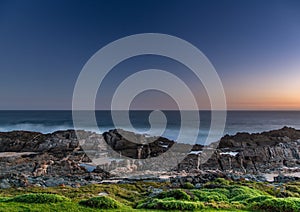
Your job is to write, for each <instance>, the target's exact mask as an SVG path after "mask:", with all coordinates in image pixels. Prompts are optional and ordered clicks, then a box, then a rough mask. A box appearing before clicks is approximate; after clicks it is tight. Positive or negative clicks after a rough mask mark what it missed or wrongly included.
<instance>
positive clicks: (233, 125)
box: [0, 111, 300, 143]
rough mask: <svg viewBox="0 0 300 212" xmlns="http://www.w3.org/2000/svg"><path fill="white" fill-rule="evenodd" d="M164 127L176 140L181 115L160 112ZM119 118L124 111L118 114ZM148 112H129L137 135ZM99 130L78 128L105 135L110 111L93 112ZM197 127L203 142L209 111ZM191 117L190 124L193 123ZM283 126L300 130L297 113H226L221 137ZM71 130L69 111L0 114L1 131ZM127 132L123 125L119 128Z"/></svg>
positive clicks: (144, 126)
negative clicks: (165, 120)
mask: <svg viewBox="0 0 300 212" xmlns="http://www.w3.org/2000/svg"><path fill="white" fill-rule="evenodd" d="M163 112H164V114H165V116H166V118H167V125H166V129H165V131H164V134H163V136H165V137H167V138H169V139H174V140H176V138H177V136H178V132H179V129H180V123H181V119H180V112H179V111H163ZM118 113H119V116H120V117H122V116H123V115H124V113H126V112H125V111H119V112H118ZM150 113H151V111H130V121H131V123H132V125H133V127H134V128H135V129H136V131H137V132H142V131H147V130H149V129H150V123H149V119H148V118H149V114H150ZM95 114H96V119H97V122H98V127H95V126H91V125H89V124H87V123H86V122H85V121H84V120H83V122H82V125H81V128H82V129H85V130H90V131H95V132H104V131H106V130H108V129H112V128H115V126H114V124H113V121H112V118H111V112H110V111H96V112H95ZM199 114H200V128H199V135H198V139H197V142H198V143H202V142H203V141H204V140H205V138H206V137H207V134H208V130H209V127H210V115H211V113H210V112H209V111H199ZM193 121H195V120H193V117H190V123H193ZM283 126H289V127H294V128H297V129H300V111H229V112H227V120H226V127H225V130H224V133H223V134H235V133H237V132H249V133H252V132H262V131H266V130H272V129H279V128H282V127H283ZM72 128H73V121H72V111H0V131H2V132H7V131H12V130H28V131H37V132H42V133H51V132H54V131H57V130H66V129H72ZM122 128H124V129H126V128H127V127H126V126H122Z"/></svg>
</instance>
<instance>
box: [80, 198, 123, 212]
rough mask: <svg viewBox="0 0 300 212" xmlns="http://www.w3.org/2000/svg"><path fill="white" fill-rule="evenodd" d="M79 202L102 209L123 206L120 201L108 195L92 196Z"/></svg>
mask: <svg viewBox="0 0 300 212" xmlns="http://www.w3.org/2000/svg"><path fill="white" fill-rule="evenodd" d="M79 204H80V205H84V206H87V207H91V208H101V209H117V208H120V207H121V204H120V203H119V202H117V201H116V200H114V199H113V198H110V197H107V196H100V197H92V198H90V199H87V200H81V201H80V202H79Z"/></svg>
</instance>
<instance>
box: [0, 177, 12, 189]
mask: <svg viewBox="0 0 300 212" xmlns="http://www.w3.org/2000/svg"><path fill="white" fill-rule="evenodd" d="M0 188H4V189H5V188H11V185H10V183H9V180H8V179H2V180H0Z"/></svg>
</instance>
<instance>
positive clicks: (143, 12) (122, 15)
mask: <svg viewBox="0 0 300 212" xmlns="http://www.w3.org/2000/svg"><path fill="white" fill-rule="evenodd" d="M145 32H157V33H166V34H171V35H175V36H177V37H180V38H182V39H185V40H187V41H189V42H190V43H192V44H193V45H195V46H197V47H198V48H199V49H200V50H201V51H202V52H203V53H204V54H205V55H206V56H207V57H208V58H209V59H210V61H211V62H212V63H213V65H214V66H215V68H216V70H217V72H218V74H219V75H220V78H221V80H222V82H223V83H224V87H225V92H226V96H227V100H228V106H229V108H230V109H300V86H299V85H300V1H297V0H294V1H276V0H272V1H271V0H270V1H266V0H264V1H261V0H257V1H255V0H251V1H250V0H249V1H246V0H244V1H229V0H228V1H211V0H210V1H174V0H173V1H159V0H158V1H141V0H140V1H129V0H123V1H121V0H120V1H58V0H57V1H56V0H54V1H53V0H52V1H38V0H36V1H34V0H26V1H21V0H19V1H15V0H7V1H5V0H0V109H71V105H72V93H73V88H74V85H75V82H76V79H77V77H78V75H79V73H80V71H81V68H82V67H83V66H84V64H85V63H86V61H87V60H88V59H89V58H90V57H91V56H92V55H93V54H94V53H95V52H96V51H98V50H99V49H100V48H101V47H103V46H104V45H106V44H108V43H109V42H111V41H114V40H116V39H118V38H121V37H124V36H127V35H132V34H136V33H145ZM144 60H145V58H137V64H138V65H136V66H138V67H140V66H141V64H143V65H144V66H145V67H144V68H149V66H150V67H151V65H152V66H154V65H153V63H154V64H155V63H157V65H159V62H158V61H160V59H158V60H156V61H155V60H153V58H152V59H151V58H150V60H149V61H150V62H149V61H148V62H145V61H144ZM151 61H152V62H151ZM164 64H168V61H167V62H166V63H164ZM174 66H176V65H174V64H173V66H172V65H171V64H170V66H169V69H172V67H174ZM132 67H135V66H134V65H132V66H131V67H127V66H126V64H124V67H120V68H119V69H116V70H115V76H117V79H118V77H119V75H122V74H120V73H119V74H118V71H119V72H120V71H125V72H126V73H127V71H128V70H129V69H130V70H131V69H132ZM154 67H155V66H154ZM135 68H136V67H135ZM164 68H166V69H168V67H164ZM178 70H181V69H180V67H179V68H178ZM178 70H177V71H178ZM128 73H129V72H128ZM181 73H182V71H181ZM187 78H189V77H188V75H187ZM192 78H193V77H190V81H191V84H193V79H192ZM114 79H115V78H114V77H110V79H108V80H111V81H109V82H108V83H107V85H109V84H111V83H112V84H113V83H115V81H114ZM116 81H118V80H116ZM187 81H188V79H187ZM106 89H107V91H109V90H113V86H112V87H110V88H106ZM104 91H106V90H104ZM104 93H106V92H104ZM107 93H110V92H107ZM199 93H202V91H199ZM105 95H106V94H104V95H103V96H101V95H100V96H99V99H97V107H98V109H103V108H106V107H108V106H109V104H108V103H107V102H105V100H107V101H108V100H109V95H108V94H107V96H105ZM152 95H154V94H152ZM100 98H101V99H102V100H101V101H100ZM199 101H200V100H199ZM141 102H142V103H141V104H140V106H142V107H144V106H145V105H147V104H148V103H147V104H145V101H141ZM150 103H151V102H150ZM136 106H137V107H138V106H139V103H137V104H136ZM200 108H201V107H200Z"/></svg>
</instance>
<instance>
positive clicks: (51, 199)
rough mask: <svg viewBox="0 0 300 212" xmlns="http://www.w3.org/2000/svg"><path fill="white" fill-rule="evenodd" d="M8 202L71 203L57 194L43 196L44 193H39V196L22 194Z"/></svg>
mask: <svg viewBox="0 0 300 212" xmlns="http://www.w3.org/2000/svg"><path fill="white" fill-rule="evenodd" d="M8 201H11V202H23V203H45V204H47V203H57V202H64V201H69V199H68V198H66V197H64V196H60V195H57V194H43V193H37V194H22V195H17V196H15V197H13V198H11V199H9V200H8Z"/></svg>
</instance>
